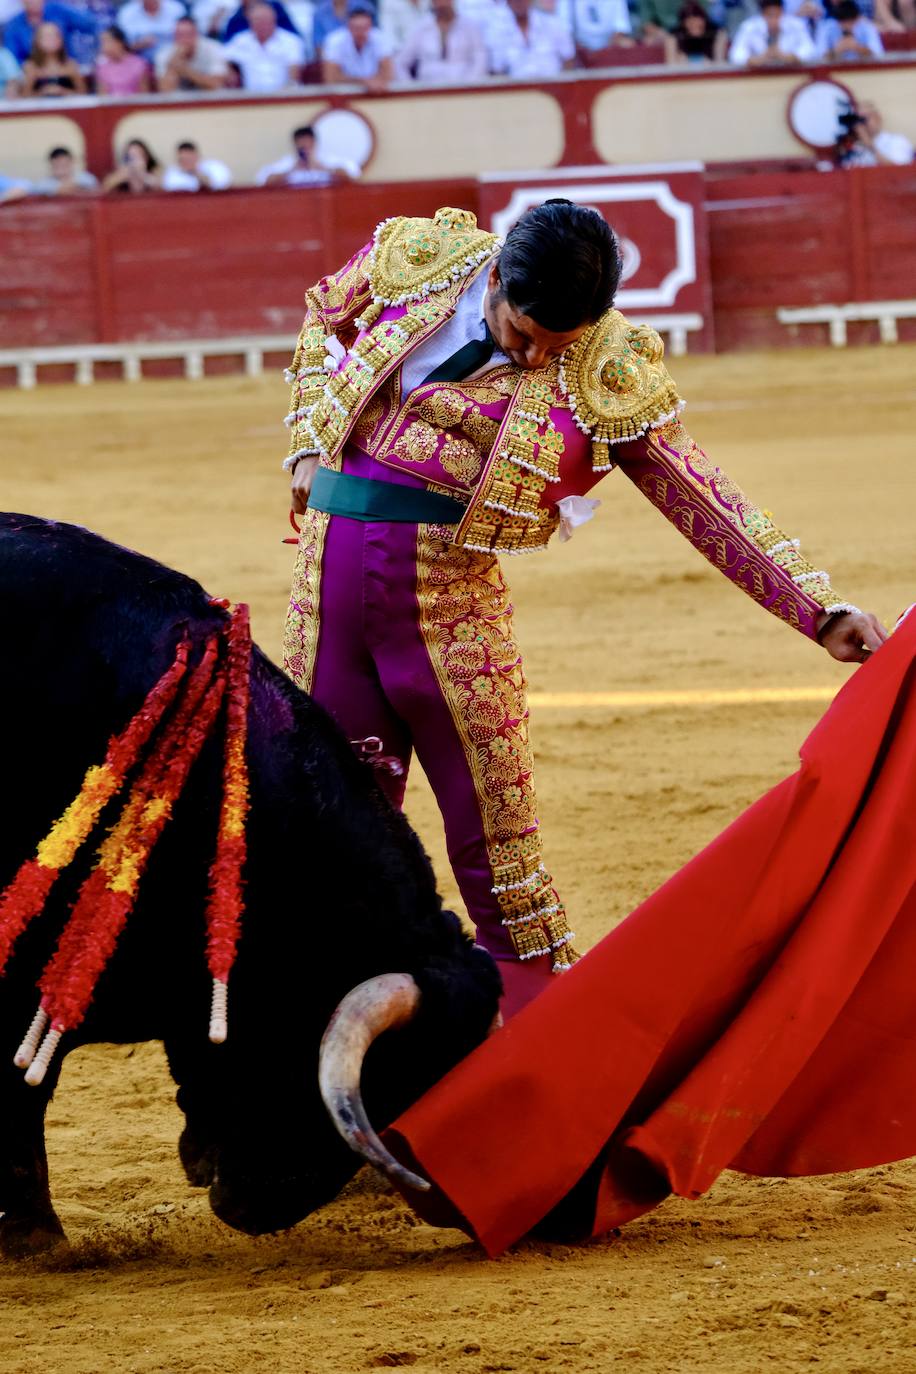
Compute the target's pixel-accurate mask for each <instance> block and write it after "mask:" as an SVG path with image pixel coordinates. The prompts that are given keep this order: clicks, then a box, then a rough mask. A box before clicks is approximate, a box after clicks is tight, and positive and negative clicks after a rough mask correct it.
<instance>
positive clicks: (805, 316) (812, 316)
mask: <svg viewBox="0 0 916 1374" xmlns="http://www.w3.org/2000/svg"><path fill="white" fill-rule="evenodd" d="M776 314H777V316H778V318H779V322H780V324H826V325H827V326H828V327H829V330H830V342H831V343H832V344H833V346H834V348H844V347H845V345H846V326H847V324H848V323H849V321H850V320H877V322H878V334H879V336H880V338H881V342H882V343H896V342H897V321H898V320H912V319H916V301H857V302H855V303H854V304H852V305H806V306H800V307H798V308H796V307H794V306H793V307H792V308H791V309H786V308H783V307H780V309H779V310H777V312H776Z"/></svg>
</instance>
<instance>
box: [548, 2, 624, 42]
mask: <svg viewBox="0 0 916 1374" xmlns="http://www.w3.org/2000/svg"><path fill="white" fill-rule="evenodd" d="M556 12H557V16H558V18H559V19H561V20H562V22H563V23H564V24H565V25H566V27H567V28H568V29H569V31H570V33H571V34H572V36H573V39H574V41H575V43H576V45H577V46H578V47H580V48H588V49H589V50H590V51H592V52H597V51H599V50H600V49H601V48H607V47H610V45H611V44H612V43H613V41H614V39H615V37H616V36H617V34H618V33H626V34H628V33H630V32H631V30H632V27H633V26H632V22H631V20H630V7H629V5H628V4H627V0H559V4H558V5H557V11H556Z"/></svg>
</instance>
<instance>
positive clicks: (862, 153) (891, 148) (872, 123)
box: [842, 101, 916, 167]
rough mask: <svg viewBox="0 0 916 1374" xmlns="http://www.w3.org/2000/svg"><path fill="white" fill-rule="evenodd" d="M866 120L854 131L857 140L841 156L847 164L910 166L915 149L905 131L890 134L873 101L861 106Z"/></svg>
mask: <svg viewBox="0 0 916 1374" xmlns="http://www.w3.org/2000/svg"><path fill="white" fill-rule="evenodd" d="M858 113H859V114H860V115H862V116H863V119H864V122H863V123H861V124H857V125H856V126H855V128H854V131H853V137H854V139H855V142H854V143H853V145H852V148H851V149H850V150H849V152H848V154H847V155H846V156H845V157H844V158H843V159H842V165H843V166H844V167H907V166H909V164H910V163H911V162H912V161H913V158H914V155H916V152H914V148H913V145H912V143H911V142H910V140H909V139H908V138H907V136H906V134H891V133H888V131H887V130H886V129H885V127H884V120H883V119H882V117H881V114H880V113H879V111H878V107H877V106H876V105H873V104H872V103H871V101H867V102H866V103H864V104H862V105H860V106H859V109H858Z"/></svg>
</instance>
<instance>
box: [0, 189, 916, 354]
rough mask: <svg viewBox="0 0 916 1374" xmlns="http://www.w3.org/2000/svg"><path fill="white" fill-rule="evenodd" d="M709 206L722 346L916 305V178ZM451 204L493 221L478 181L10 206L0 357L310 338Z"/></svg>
mask: <svg viewBox="0 0 916 1374" xmlns="http://www.w3.org/2000/svg"><path fill="white" fill-rule="evenodd" d="M706 194H707V210H708V219H709V243H710V262H711V274H712V294H713V311H714V316H715V333H716V342H717V347H718V348H720V349H731V348H739V347H748V346H761V345H764V346H771V345H774V344H775V345H781V344H787V343H791V342H794V341H797V342H803V343H813V342H816V341H818V340H819V339H823V338H824V337H825V332H822V333H821V334H820V335H819V334H818V333H817V332H816V331H815V330H813V329H811V328H805V329H804V330H802V331H800V332H798V331H796V334H795V335H794V336H793V335H792V334H790V331H789V330H787V329H786V328H785V326H783V325H781V324H779V322H778V320H777V318H776V310H777V308H778V307H779V306H793V305H794V306H803V305H813V304H818V303H837V304H841V303H844V302H850V301H870V300H896V299H916V254H914V253H913V252H912V230H911V226H912V224H913V223H914V220H916V216H914V209H916V166H912V167H900V168H896V167H887V168H884V167H878V168H868V169H860V170H857V171H851V172H832V173H815V172H810V173H809V172H796V173H779V174H774V173H760V174H757V175H755V176H739V177H731V178H722V177H717V178H716V179H715V180H712V179H710V178H707V181H706ZM449 204H450V205H459V206H465V207H467V208H468V209H471V210H475V211H476V210H477V209H478V206H479V193H478V186H477V183H476V182H473V181H467V180H460V181H439V182H423V183H413V184H407V185H401V184H397V185H382V184H362V185H359V186H344V187H335V188H330V189H328V190H311V191H293V190H286V189H279V190H270V191H267V190H261V191H251V190H247V191H243V190H239V191H226V192H222V193H220V194H219V195H212V196H211V195H206V194H199V195H182V196H179V195H173V196H168V195H150V196H145V197H143V198H137V199H133V198H131V197H124V198H123V199H119V198H115V197H111V198H106V199H99V200H70V201H67V202H57V203H55V202H54V201H27V202H22V203H19V204H12V205H8V206H4V207H3V208H2V210H0V263H2V264H3V268H2V272H0V347H6V348H15V347H38V346H42V345H54V344H61V343H91V342H95V341H123V340H130V339H176V338H182V337H185V338H187V337H196V338H213V337H218V336H220V335H235V334H258V333H264V334H275V333H282V332H284V331H288V332H289V333H293V332H294V331H295V330H296V329H297V328H298V326H299V323H300V319H301V302H302V293H303V290H304V288H305V287H306V286H307V285H309V284H310V283H311V282H313V281H315V280H316V279H317V278H318V277H319V276H321V275H322V273H324V272H326V271H328V270H330V269H332V268H333V267H335V266H338V265H339V264H340V263H341V262H343V261H345V259H346V258H347V257H348V256H349V255H350V254H351V253H352V252H353V251H354V250H355V249H356V248H357V247H358V246H359V245H360V244H361V243H363V242H365V240H366V239H367V238H368V237H369V235H370V234H371V231H372V229H373V227H374V226H375V225H376V224H377V223H378V221H379V220H381V219H384V218H385V217H386V216H387V215H389V214H391V213H392V212H397V213H401V214H409V215H428V214H431V213H432V212H433V211H434V210H435V209H436V208H437V207H438V206H440V205H449ZM900 332H901V336H902V337H912V336H913V333H914V332H916V322H904V321H901V324H900ZM875 335H876V327H872V326H861V327H859V332H858V334H857V333H856V329H855V328H851V329H850V337H851V339H855V338H857V337H874V336H875Z"/></svg>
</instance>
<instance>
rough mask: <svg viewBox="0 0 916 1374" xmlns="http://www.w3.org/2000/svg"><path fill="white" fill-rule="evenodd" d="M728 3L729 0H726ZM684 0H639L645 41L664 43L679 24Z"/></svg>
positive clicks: (640, 26)
mask: <svg viewBox="0 0 916 1374" xmlns="http://www.w3.org/2000/svg"><path fill="white" fill-rule="evenodd" d="M724 2H725V3H727V0H724ZM682 3H683V0H639V3H638V11H639V29H640V36H641V38H642V41H643V42H644V43H664V41H665V38H666V37H667V35H668V34H672V33H674V31H675V29H676V28H677V25H678V16H679V15H680V12H681V5H682Z"/></svg>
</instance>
